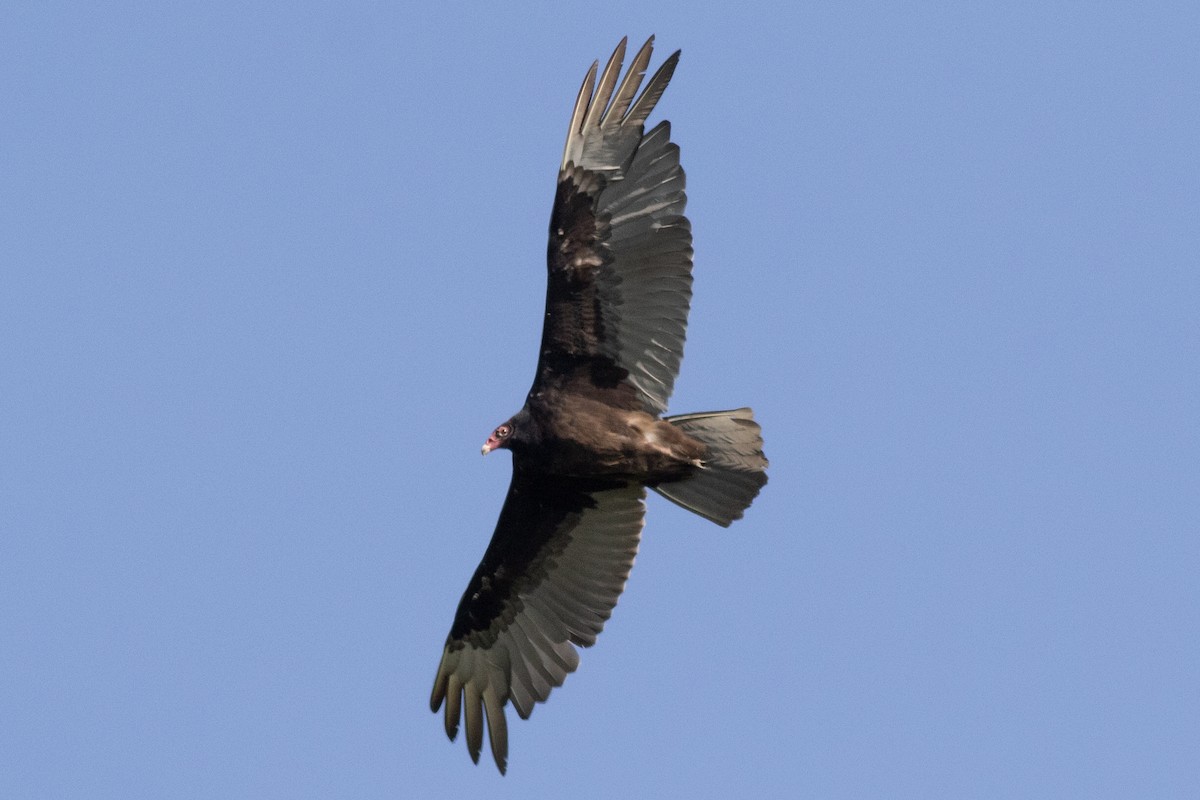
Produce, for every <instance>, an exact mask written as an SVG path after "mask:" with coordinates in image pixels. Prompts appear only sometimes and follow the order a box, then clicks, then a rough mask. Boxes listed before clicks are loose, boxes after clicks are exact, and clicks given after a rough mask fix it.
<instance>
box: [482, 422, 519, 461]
mask: <svg viewBox="0 0 1200 800" xmlns="http://www.w3.org/2000/svg"><path fill="white" fill-rule="evenodd" d="M512 433H513V424H512V421H511V420H510V421H509V422H506V423H504V424H503V425H501V426H500V427H499V428H496V430H494V431H492V435H491V436H489V437H488V440H487V441H486V442H484V443H483V454H484V455H485V456H486V455H487V454H488V453H490V452H492V451H493V450H495V449H496V448H497V447H508V442H509V439H510V437H511V436H512Z"/></svg>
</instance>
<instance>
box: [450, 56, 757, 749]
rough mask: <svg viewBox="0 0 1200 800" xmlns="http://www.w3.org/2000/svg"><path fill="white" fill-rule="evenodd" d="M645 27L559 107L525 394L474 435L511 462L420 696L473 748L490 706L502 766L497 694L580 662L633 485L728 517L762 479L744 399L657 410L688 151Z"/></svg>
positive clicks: (526, 700) (619, 554) (502, 698)
mask: <svg viewBox="0 0 1200 800" xmlns="http://www.w3.org/2000/svg"><path fill="white" fill-rule="evenodd" d="M653 42H654V37H650V39H649V40H648V41H647V42H646V44H645V45H644V46H643V47H642V49H641V50H640V51H639V52H638V54H637V56H635V57H634V59H633V63H632V64H631V65H630V68H629V71H628V72H626V73H625V77H624V78H623V79H621V80H620V81H618V78H620V73H621V65H622V62H623V60H624V58H625V45H626V42H625V40H624V39H622V40H621V43H620V44H619V45H617V49H616V51H615V52H614V53H613V55H612V58H610V59H609V61H608V64H607V66H605V68H604V71H603V73H601V74H600V76H599V80H597V67H598V65H599V62H596V63H593V64H592V67H591V69H590V70H588V73H587V77H585V78H584V81H583V86H582V87H581V88H580V90H579V97H578V99H577V100H576V101H575V110H574V112H573V113H572V114H571V126H570V128H569V129H568V131H567V144H566V149H565V151H564V153H563V159H562V166H561V168H560V169H559V173H558V190H557V192H556V193H555V196H554V208H553V211H552V212H551V215H550V243H549V246H548V247H547V250H546V262H547V269H548V278H547V287H546V315H545V320H544V322H543V326H544V327H543V329H542V345H541V351H540V355H539V358H538V365H537V374H536V377H535V378H534V381H533V387H532V388H531V389H530V390H529V395H528V397H527V398H526V400H525V406H524V408H522V409H521V410H520V411H518V412H517V414H516V415H514V416H513V417H512V418H511V419H509V420H508V421H507V422H505V423H504V424H502V425H500V426H499V427H498V428H496V430H495V431H494V432H493V433H492V435H491V436H490V437H489V438H488V440H487V442H486V443H485V444H484V445H483V452H484V454H485V455H486V454H487V453H488V452H489V451H491V450H494V449H496V448H501V447H502V448H506V449H508V450H510V451H512V459H513V476H512V483H511V484H510V485H509V488H508V496H507V497H506V498H505V499H504V507H503V508H502V509H501V510H500V520H499V522H498V523H497V524H496V531H495V533H493V534H492V540H491V543H490V544H488V547H487V551H486V552H485V553H484V554H483V561H482V562H480V564H479V568H478V569H476V570H475V574H474V576H472V578H471V582H470V583H469V584H468V585H467V589H466V591H465V592H464V593H463V596H462V600H461V601H460V602H459V604H458V610H457V612H456V613H455V615H454V622H453V624H452V625H451V627H450V635H449V636H448V637H447V638H446V646H445V649H444V650H443V652H442V660H441V663H440V664H439V665H438V670H437V677H436V678H435V679H434V683H433V694H432V696H431V698H430V707H431V708H432V709H433V711H434V712H435V713H436V712H437V711H438V709H439V708H441V706H442V703H445V704H446V716H445V724H446V734H447V735H448V736H449V737H450V739H451V740H453V739H454V738H455V736H456V735H457V733H458V724H459V718H460V714H461V713H462V712H464V711H465V716H466V729H467V737H466V738H467V749H468V750H469V752H470V754H471V758H472V760H474V761H475V762H476V763H478V761H479V753H480V750H481V749H482V746H483V721H484V718H485V717H486V719H487V726H488V731H489V739H490V741H491V748H492V756H493V757H494V758H495V760H496V765H497V766H498V767H499V768H500V772H501V773H503V772H504V771H505V767H506V764H507V760H508V727H507V722H506V721H505V718H504V706H505V704H507V703H510V702H511V703H512V705H513V707H514V708H516V710H517V713H518V714H520V715H521V718H522V719H526V718H528V717H529V715H530V714H531V713H532V712H533V707H534V704H535V703H539V702H541V701H543V700H545V699H546V698H547V697H548V696H549V695H550V690H551V689H552V688H554V687H555V686H561V685H562V682H563V679H564V678H566V676H567V673H569V672H573V671H574V670H575V668H576V667H577V666H578V665H579V654H578V652H577V651H576V649H575V648H576V646H579V647H588V646H590V645H591V644H593V643H594V642H595V641H596V635H597V634H599V633H600V630H601V629H602V628H603V627H604V622H605V620H607V619H608V617H609V615H610V614H611V613H612V610H613V607H614V606H615V605H616V603H617V597H618V596H619V595H620V594H621V590H622V589H623V588H624V586H625V579H626V577H627V576H628V575H629V569H630V567H631V566H632V565H633V559H634V556H635V555H636V553H637V549H638V541H639V539H640V538H641V531H642V517H643V515H644V513H645V503H644V501H645V497H646V487H649V488H650V489H653V490H654V491H656V492H658V493H659V494H661V495H663V496H664V497H666V498H667V499H668V500H671V501H672V502H674V503H677V504H679V505H680V506H683V507H684V508H686V509H688V510H689V511H693V512H695V513H697V514H699V515H700V516H702V517H705V518H706V519H709V520H712V521H713V522H715V523H717V524H718V525H722V526H727V525H729V524H730V523H731V522H732V521H733V520H735V519H739V518H741V516H742V512H743V511H745V509H746V508H747V507H748V506H749V505H750V502H751V501H752V500H753V499H754V497H755V496H756V495H757V494H758V491H759V489H761V488H762V486H763V485H764V484H765V483H766V482H767V476H766V473H765V470H766V467H767V459H766V458H765V457H764V456H763V452H762V434H761V431H760V429H759V427H758V424H757V423H755V422H754V418H753V415H752V413H751V411H750V409H749V408H739V409H735V410H733V411H710V412H705V413H700V414H683V415H680V416H671V417H662V416H661V415H662V414H663V413H664V412H665V411H666V409H667V398H668V397H670V395H671V389H672V387H673V386H674V384H675V376H676V375H677V374H678V373H679V362H680V359H681V358H682V357H683V340H684V333H685V329H686V327H687V317H688V306H689V303H690V301H691V296H692V274H691V273H692V234H691V225H690V224H689V223H688V220H687V217H685V216H684V215H683V209H684V204H685V203H686V201H687V199H686V197H685V195H684V176H683V169H682V168H681V167H680V166H679V147H678V146H676V145H675V144H672V143H671V127H670V125H669V123H667V122H666V121H663V122H660V123H658V124H657V125H655V126H654V127H653V128H652V129H651V130H650V131H649V132H648V133H647V132H646V131H645V128H644V125H645V122H646V118H647V117H648V116H649V115H650V112H651V111H652V110H653V109H654V106H655V104H656V103H657V102H658V99H659V98H660V97H661V96H662V93H663V90H664V89H666V88H667V82H668V81H670V79H671V74H672V73H673V72H674V71H675V65H676V63H677V62H678V61H679V51H676V52H675V53H673V54H672V55H671V57H670V58H668V59H667V60H666V61H665V62H664V63H663V65H662V66H661V67H659V68H658V71H657V72H655V73H654V76H653V77H652V78H650V82H649V83H648V84H647V85H646V88H645V90H644V91H643V92H642V93H641V94H640V95H639V94H638V87H639V86H640V84H641V82H642V76H643V75H644V74H645V71H646V67H647V65H648V64H649V62H650V53H651V50H652V45H653Z"/></svg>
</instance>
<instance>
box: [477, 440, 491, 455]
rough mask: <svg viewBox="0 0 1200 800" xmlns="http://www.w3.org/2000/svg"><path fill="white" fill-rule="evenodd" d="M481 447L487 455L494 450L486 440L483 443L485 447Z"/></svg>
mask: <svg viewBox="0 0 1200 800" xmlns="http://www.w3.org/2000/svg"><path fill="white" fill-rule="evenodd" d="M479 449H480V450H481V451H482V452H483V454H484V455H485V456H486V455H487V454H488V453H490V452H492V448H491V447H490V446H489V445H488V443H487V442H484V443H483V447H481V448H479Z"/></svg>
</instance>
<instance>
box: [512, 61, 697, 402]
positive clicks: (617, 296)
mask: <svg viewBox="0 0 1200 800" xmlns="http://www.w3.org/2000/svg"><path fill="white" fill-rule="evenodd" d="M653 42H654V37H651V38H650V39H649V40H648V41H647V42H646V44H645V45H644V46H643V47H642V49H641V50H640V51H639V52H638V54H637V56H635V57H634V59H633V63H632V64H631V65H630V67H629V71H628V72H626V73H625V77H624V79H623V80H621V82H620V85H619V86H618V85H617V79H618V77H619V75H620V72H621V63H622V61H623V60H624V56H625V40H624V39H622V40H621V43H620V44H619V45H618V46H617V49H616V52H614V53H613V55H612V58H611V59H609V62H608V65H607V66H606V67H605V68H604V72H603V74H601V75H600V77H599V84H597V78H596V70H597V64H592V68H591V69H590V70H589V71H588V74H587V77H586V78H585V79H584V82H583V86H582V87H581V88H580V90H579V98H578V99H577V100H576V102H575V111H574V113H573V114H572V116H571V127H570V129H569V131H568V132H567V144H566V148H565V150H564V152H563V162H562V167H561V169H560V171H559V175H558V190H557V193H556V195H555V198H554V210H553V213H552V214H551V218H550V242H549V245H548V247H547V253H546V262H547V268H548V273H549V275H548V280H547V287H546V318H545V323H544V325H545V327H544V328H543V330H542V349H541V356H540V359H539V361H538V371H537V377H536V379H535V380H534V386H533V389H532V390H531V392H530V395H531V399H536V397H537V396H538V394H539V393H540V392H545V391H547V390H554V389H559V390H568V391H570V390H573V391H584V392H587V393H588V394H590V395H592V396H595V397H603V398H605V399H607V400H608V401H609V402H611V403H613V404H615V405H619V406H622V407H626V408H630V409H644V410H646V411H649V412H651V413H654V414H661V413H663V412H664V411H665V410H666V408H667V399H668V398H669V397H670V395H671V390H672V388H673V387H674V385H675V377H676V376H677V375H678V374H679V362H680V360H681V359H682V358H683V343H684V337H685V334H686V329H687V317H688V309H689V306H690V303H691V297H692V232H691V226H690V224H689V223H688V220H687V218H686V217H684V215H683V212H684V206H685V204H686V202H687V197H686V195H685V194H684V174H683V169H682V168H681V167H680V166H679V147H678V146H677V145H675V144H672V142H671V141H670V135H671V128H670V124H669V123H667V122H665V121H664V122H660V123H659V124H658V125H656V126H655V127H654V128H653V129H652V130H651V131H650V132H649V133H646V132H645V131H644V125H645V122H646V117H647V116H648V115H649V114H650V112H651V111H652V110H653V109H654V105H655V103H657V102H658V99H659V97H661V96H662V93H663V90H664V89H666V88H667V83H668V82H669V81H670V79H671V75H672V73H673V72H674V71H675V65H676V63H677V62H678V60H679V52H678V51H676V52H675V53H674V54H672V55H671V57H670V58H668V59H667V60H666V61H665V62H664V63H663V65H662V66H661V67H659V69H658V71H657V72H655V73H654V75H653V77H651V78H650V81H649V83H648V84H647V85H646V88H645V90H644V91H643V92H642V93H641V95H640V96H638V87H639V85H640V84H641V81H642V76H643V74H644V73H645V70H646V66H647V64H649V62H650V53H651V50H652V49H653V48H652V45H653ZM614 89H615V93H614ZM635 98H636V99H635Z"/></svg>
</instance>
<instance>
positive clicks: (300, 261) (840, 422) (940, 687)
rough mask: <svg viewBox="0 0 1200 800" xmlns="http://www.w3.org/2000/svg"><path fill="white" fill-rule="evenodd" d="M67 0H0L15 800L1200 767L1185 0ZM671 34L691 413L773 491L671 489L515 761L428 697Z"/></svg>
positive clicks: (631, 791) (1, 439)
mask: <svg viewBox="0 0 1200 800" xmlns="http://www.w3.org/2000/svg"><path fill="white" fill-rule="evenodd" d="M74 5H82V4H57V3H48V2H40V3H17V4H9V5H8V6H6V9H5V11H4V12H3V20H2V22H0V109H2V110H0V720H2V722H0V797H4V798H67V797H70V798H89V799H91V798H256V799H258V798H308V797H312V798H328V797H354V798H376V797H378V798H427V797H428V798H432V797H455V798H460V797H488V798H505V797H519V798H530V797H571V798H612V797H687V798H727V797H819V798H863V797H889V798H909V797H911V798H930V797H945V798H963V797H972V798H992V797H997V798H998V797H1011V798H1027V797H1054V798H1062V797H1079V798H1097V797H1114V798H1130V797H1194V796H1196V795H1195V792H1196V787H1197V786H1198V785H1200V759H1198V758H1197V754H1198V753H1200V678H1198V675H1200V637H1198V636H1197V625H1198V622H1200V589H1198V588H1197V587H1198V576H1200V536H1198V533H1200V499H1198V498H1200V424H1198V422H1197V417H1198V416H1200V322H1198V320H1200V316H1198V308H1200V47H1197V44H1196V43H1197V41H1198V39H1200V6H1198V5H1197V4H1196V3H1194V2H1186V3H1185V2H1180V3H1176V4H1162V3H1093V4H1084V3H1078V4H1076V3H1054V2H1051V3H1026V4H995V5H997V6H999V7H997V8H991V9H983V8H981V6H983V4H974V3H937V4H924V5H922V6H921V7H919V8H908V9H905V10H897V9H896V8H895V7H894V4H886V3H880V4H861V3H845V2H838V3H822V4H811V3H780V4H777V5H761V6H760V5H754V4H749V3H734V4H723V6H721V7H716V6H714V7H712V8H704V7H703V6H701V5H698V4H695V3H676V2H662V3H652V4H651V3H644V2H614V3H606V4H602V5H597V4H595V3H591V4H587V5H581V6H579V7H578V8H577V9H576V10H574V11H572V10H571V9H570V8H569V7H567V6H565V5H563V4H560V3H544V4H536V5H529V6H524V7H521V8H516V7H513V6H512V5H511V4H491V5H490V6H489V7H488V9H486V10H483V9H481V8H477V7H472V6H469V5H466V4H454V3H438V4H420V5H419V6H418V5H414V4H405V3H399V2H394V3H381V2H371V3H356V2H350V3H337V4H332V3H331V4H328V5H317V4H311V3H299V4H293V3H279V4H264V5H257V4H247V3H241V2H239V3H202V4H186V5H185V4H160V3H140V4H107V10H104V11H98V10H91V11H85V10H81V9H79V8H75V7H73V6H74ZM651 33H654V34H657V37H658V51H657V53H656V55H655V60H654V64H655V65H657V64H658V63H660V62H661V60H662V58H664V57H665V56H666V55H667V54H668V53H670V52H671V51H673V50H674V49H676V48H682V50H683V57H682V61H681V62H680V66H679V69H678V71H677V72H676V75H675V79H674V81H673V83H672V84H671V86H670V88H669V89H668V91H667V93H666V94H665V96H664V97H663V100H662V102H661V103H660V105H659V108H658V111H657V112H656V113H655V115H654V117H652V122H653V121H654V120H657V119H662V118H669V119H670V120H671V121H672V123H673V130H674V138H675V140H676V141H678V142H679V143H680V145H681V147H682V151H683V163H684V166H685V168H686V170H687V173H688V191H689V198H690V202H689V206H688V211H689V216H690V217H691V220H692V224H693V228H694V230H695V244H696V269H695V276H696V283H695V290H696V295H695V302H694V306H693V313H692V317H691V328H690V331H689V339H688V349H687V356H686V358H685V359H684V362H683V372H682V375H681V377H680V379H679V382H678V384H677V388H676V392H675V396H674V398H673V401H672V411H674V412H686V411H698V410H707V409H713V408H729V407H734V406H738V405H743V404H748V405H752V406H754V408H755V411H756V414H757V416H758V418H759V419H760V420H761V422H762V424H763V428H764V431H765V436H766V442H767V453H768V455H769V456H770V458H771V463H772V466H771V471H770V476H771V482H770V484H769V485H768V486H767V487H766V489H765V491H764V493H763V494H762V496H761V497H760V498H759V499H758V501H756V503H755V504H754V506H753V508H752V509H751V510H750V512H749V513H748V514H747V516H746V519H745V520H743V521H742V522H739V523H737V524H735V526H734V527H732V528H731V529H729V530H721V529H719V528H717V527H716V526H713V525H711V524H709V523H707V522H705V521H703V520H701V519H699V518H697V517H693V516H691V515H689V514H687V513H686V512H683V511H681V510H679V509H677V508H675V507H672V506H671V505H670V504H668V503H667V502H666V501H664V500H662V499H661V498H658V497H651V498H650V499H649V501H648V502H649V513H648V522H647V526H646V531H645V537H644V542H643V547H642V551H641V553H640V555H639V558H638V563H637V565H636V567H635V568H634V570H633V574H632V576H631V579H630V582H629V585H628V588H627V591H626V593H625V595H624V596H623V597H622V599H621V602H620V604H619V605H618V607H617V609H616V612H615V614H614V616H613V618H612V620H611V621H610V623H609V625H608V628H607V629H606V630H605V632H604V634H603V635H602V636H601V637H600V640H599V643H598V644H597V645H596V647H594V648H592V649H590V650H587V651H585V652H584V653H583V661H582V666H581V667H580V670H579V672H577V673H576V674H575V675H573V676H571V677H570V678H569V679H568V681H567V683H566V685H565V686H564V687H563V688H562V689H559V690H557V691H555V693H554V695H553V696H552V697H551V699H550V702H549V703H547V704H545V705H543V706H539V707H538V708H537V710H536V712H535V713H534V715H533V717H532V718H531V719H530V720H529V721H520V720H518V719H516V717H515V715H513V714H511V713H510V733H511V739H512V752H511V760H510V769H509V774H508V776H507V777H505V778H501V777H499V775H498V774H497V773H496V770H495V768H494V767H493V766H492V765H491V764H490V763H481V765H480V766H479V767H475V766H473V765H472V764H471V763H470V761H469V759H468V757H467V753H466V748H465V746H464V744H463V742H462V741H461V740H460V741H459V742H457V743H455V744H453V745H452V744H450V743H448V742H447V741H446V738H445V736H444V734H443V732H442V728H441V723H440V721H439V719H437V718H435V717H434V716H433V715H432V714H430V712H429V709H428V705H427V704H428V695H429V689H430V686H431V685H432V680H433V675H434V670H435V667H436V665H437V661H438V657H439V655H440V651H441V647H442V643H443V640H444V637H445V635H446V632H447V630H448V627H449V624H450V621H451V617H452V615H453V611H454V607H455V604H456V603H457V601H458V599H459V595H460V594H461V592H462V590H463V588H464V587H465V585H466V582H467V579H468V578H469V576H470V574H471V572H472V570H473V569H474V567H475V565H476V563H477V562H478V559H479V557H480V556H481V554H482V552H483V549H484V547H485V545H486V543H487V541H488V538H489V537H490V536H491V532H492V528H493V526H494V524H495V520H496V516H497V513H498V511H499V508H500V503H501V501H502V498H503V495H504V491H505V488H506V486H507V483H508V480H509V475H510V467H509V460H510V459H509V456H508V454H507V453H499V454H495V455H492V456H489V457H488V458H487V459H481V458H480V456H479V447H480V445H481V444H482V442H483V440H484V438H485V437H486V436H487V434H488V433H489V431H490V430H491V429H492V428H493V427H494V426H495V425H496V424H497V423H499V422H501V421H503V420H504V419H505V418H506V417H508V416H509V415H510V414H511V413H512V412H513V411H515V410H516V409H517V408H518V407H519V406H520V405H521V403H522V401H523V398H524V393H525V391H526V390H527V388H528V386H529V382H530V380H531V379H532V376H533V368H534V363H535V360H536V348H537V340H538V337H539V335H540V315H541V310H542V302H543V292H544V280H545V275H544V253H545V241H546V240H545V237H546V226H547V221H548V215H549V210H550V201H551V198H552V194H553V189H554V179H555V172H556V169H557V166H558V161H559V158H560V154H561V148H562V143H563V138H564V135H565V129H566V124H567V119H568V116H569V113H570V110H571V104H572V102H573V101H574V98H575V92H576V90H577V88H578V86H579V82H580V80H581V79H582V77H583V74H584V72H585V70H586V69H587V67H588V65H589V64H590V63H591V62H592V60H593V59H595V58H606V57H607V56H608V54H609V53H610V52H611V51H612V48H613V46H614V45H615V44H616V43H617V41H618V40H619V39H620V37H621V36H622V35H625V34H628V35H629V36H630V39H631V41H632V42H633V43H634V44H640V42H641V41H642V40H643V39H644V38H645V37H646V36H647V35H649V34H651ZM485 758H486V755H485Z"/></svg>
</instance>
